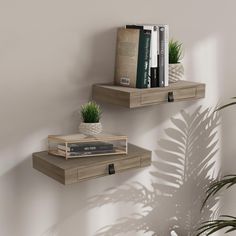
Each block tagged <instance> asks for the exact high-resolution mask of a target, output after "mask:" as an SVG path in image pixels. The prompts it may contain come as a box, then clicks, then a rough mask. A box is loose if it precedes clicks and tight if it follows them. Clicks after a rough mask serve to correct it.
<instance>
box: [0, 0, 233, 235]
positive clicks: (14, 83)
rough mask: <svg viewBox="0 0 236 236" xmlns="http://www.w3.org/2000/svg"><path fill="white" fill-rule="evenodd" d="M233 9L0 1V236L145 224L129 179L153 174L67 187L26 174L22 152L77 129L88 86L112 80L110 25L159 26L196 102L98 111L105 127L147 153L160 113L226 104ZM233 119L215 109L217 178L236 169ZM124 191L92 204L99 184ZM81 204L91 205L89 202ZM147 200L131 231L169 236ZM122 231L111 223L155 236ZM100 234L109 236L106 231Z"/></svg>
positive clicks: (229, 203) (103, 0)
mask: <svg viewBox="0 0 236 236" xmlns="http://www.w3.org/2000/svg"><path fill="white" fill-rule="evenodd" d="M235 7H236V3H235V1H233V0H228V1H215V0H214V1H213V0H209V1H203V0H199V1H193V0H182V1H170V0H163V1H162V0H155V1H154V0H149V1H133V0H126V1H124V0H119V1H111V0H110V1H109V0H100V1H91V0H88V1H81V0H77V1H75V0H67V1H63V0H57V1H56V0H47V1H45V0H40V1H39V0H21V1H17V0H0V109H1V113H0V114H1V115H0V209H1V210H0V235H2V236H91V235H95V234H96V232H97V231H98V230H99V229H101V228H102V227H104V226H109V225H113V224H116V223H117V219H119V218H121V217H128V216H132V214H133V213H134V212H141V213H140V214H141V216H144V215H145V214H146V213H145V212H142V211H143V208H142V209H139V208H140V204H141V205H142V204H143V202H136V203H137V204H133V203H134V202H135V199H136V192H135V191H134V192H133V190H132V186H134V185H132V183H133V182H139V183H142V184H143V185H144V186H146V187H147V188H148V189H152V186H151V181H153V178H154V177H153V176H151V175H150V171H151V170H152V169H153V168H154V167H150V168H146V169H144V170H135V171H130V172H126V173H123V174H120V175H114V176H110V177H106V178H100V179H95V180H90V181H87V182H83V183H80V184H75V185H71V186H66V187H65V186H63V185H60V184H59V183H57V182H56V181H54V180H52V179H50V178H48V177H46V176H44V175H43V174H41V173H39V172H37V171H36V170H34V169H32V162H31V154H32V152H36V151H39V150H44V149H45V148H46V137H47V135H48V134H58V133H72V132H76V131H77V127H78V124H79V116H78V109H79V107H80V105H81V104H83V103H85V102H86V101H88V100H89V99H90V97H91V85H92V84H93V83H99V82H109V81H112V79H113V74H114V58H115V37H116V27H118V26H121V25H125V24H126V23H144V22H146V23H168V24H169V25H170V30H171V36H172V37H174V38H175V39H179V40H180V41H182V42H183V44H184V47H185V57H184V66H185V70H186V74H185V77H186V79H187V80H191V81H199V82H204V83H206V98H205V99H203V100H200V101H197V102H182V103H174V104H164V105H159V106H152V107H145V108H141V109H135V110H128V109H125V108H120V107H115V106H110V105H105V104H104V105H102V107H103V110H104V112H103V119H102V123H103V125H104V128H105V130H106V131H108V132H118V133H124V134H127V135H128V137H129V140H130V142H132V143H134V144H137V145H140V146H142V147H145V148H149V149H151V150H156V149H157V148H158V140H160V138H162V137H164V132H163V131H164V129H165V128H167V127H169V126H170V125H171V124H170V123H169V119H170V117H173V116H176V115H178V114H179V112H180V110H181V109H185V110H186V112H190V111H194V110H195V109H196V107H198V106H199V105H203V107H208V106H215V105H216V104H217V103H218V102H219V101H220V102H223V101H226V100H227V98H230V97H232V96H236V89H235V88H236V80H235V74H236V68H235V52H236V44H235V42H236V31H235V22H236V16H235ZM235 116H236V111H235V109H229V110H225V111H223V112H222V132H221V135H220V136H221V137H220V138H221V140H222V141H221V146H220V151H219V152H218V154H219V158H220V159H221V162H220V161H219V162H218V163H217V164H218V165H217V166H220V165H221V166H222V173H223V174H229V173H235V172H236V167H235V166H236V159H235V138H236V125H235V124H236V123H235ZM200 152H201V150H200ZM155 158H157V159H158V157H157V156H156V154H155V153H153V159H155ZM163 170H165V169H164V168H163ZM165 171H166V172H168V169H167V170H165ZM127 183H129V184H131V187H129V188H128V191H124V195H122V194H123V192H122V191H120V192H118V193H117V195H118V194H120V196H119V198H118V200H117V201H116V200H114V199H115V198H116V197H117V196H113V197H114V199H113V200H112V198H111V199H108V201H107V202H106V201H105V202H104V199H99V196H100V195H101V196H104V194H105V196H106V193H107V189H108V188H116V187H122V186H124V185H125V184H127ZM188 186H189V185H188ZM134 188H135V187H134ZM157 190H158V194H161V193H162V191H164V190H163V189H162V188H161V187H160V188H158V187H157ZM184 190H185V191H182V192H181V195H180V196H178V198H179V199H180V198H181V199H183V202H185V201H186V202H189V197H190V196H191V188H185V189H184ZM234 193H235V191H233V190H231V192H228V193H227V194H226V195H225V197H224V200H225V201H223V209H222V213H225V214H235V215H236V205H235V201H234V197H233V195H234ZM196 194H197V193H196ZM129 195H130V198H131V200H130V201H128V200H127V198H129ZM91 197H95V198H96V197H97V198H96V202H93V204H89V203H88V202H89V201H91ZM172 197H173V198H175V197H176V196H172ZM108 198H109V197H108ZM147 198H148V197H147ZM137 199H138V193H137ZM123 200H124V202H123ZM146 200H147V199H144V203H145V201H146ZM140 201H141V200H140ZM139 203H140V204H139ZM155 203H156V204H157V205H156V206H155V211H153V212H152V214H150V216H149V217H148V222H141V223H146V225H149V226H152V227H151V229H155V235H163V236H167V235H169V232H170V229H171V228H172V227H173V225H172V223H171V220H170V219H169V218H165V217H166V215H168V211H171V209H170V207H168V201H166V203H165V201H163V199H162V202H161V204H160V205H158V199H156V200H155ZM165 204H166V207H165ZM147 208H148V209H149V210H150V209H152V208H153V206H152V205H148V206H147ZM198 210H199V209H195V211H198ZM154 213H155V214H154ZM181 214H182V215H186V214H187V213H186V212H181ZM169 215H170V214H169ZM162 216H163V217H162ZM173 217H175V215H173ZM129 226H130V227H131V228H132V224H130V225H129ZM126 227H127V230H126V229H125V227H124V226H122V224H121V229H122V230H120V232H122V233H120V234H119V235H129V236H133V235H152V234H153V232H151V230H150V229H149V228H148V226H147V228H146V230H147V232H146V233H144V231H142V232H137V231H136V230H133V231H132V230H131V231H130V230H129V229H128V228H129V227H128V226H127V225H126ZM109 232H110V234H109V235H110V236H112V235H118V234H117V227H115V226H114V227H110V231H109ZM179 232H185V231H182V230H181V228H180V229H179ZM97 234H98V233H97ZM191 234H193V233H191V232H190V235H191ZM100 235H107V236H108V233H107V234H100ZM219 235H220V234H219ZM221 235H223V233H222V234H221Z"/></svg>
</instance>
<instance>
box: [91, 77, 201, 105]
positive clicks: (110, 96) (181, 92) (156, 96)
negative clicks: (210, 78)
mask: <svg viewBox="0 0 236 236" xmlns="http://www.w3.org/2000/svg"><path fill="white" fill-rule="evenodd" d="M92 96H93V100H96V101H99V102H107V103H111V104H115V105H120V106H124V107H128V108H135V107H143V106H148V105H155V104H160V103H165V102H173V101H175V102H177V101H187V100H194V99H199V98H204V97H205V84H202V83H196V82H190V81H183V80H181V81H179V82H176V83H171V84H170V85H169V86H168V87H164V88H148V89H136V88H128V87H122V86H115V85H111V84H95V85H93V92H92Z"/></svg>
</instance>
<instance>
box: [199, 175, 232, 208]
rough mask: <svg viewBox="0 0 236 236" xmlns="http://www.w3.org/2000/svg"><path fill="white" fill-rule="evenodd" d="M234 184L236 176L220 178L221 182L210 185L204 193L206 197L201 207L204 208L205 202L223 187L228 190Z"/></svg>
mask: <svg viewBox="0 0 236 236" xmlns="http://www.w3.org/2000/svg"><path fill="white" fill-rule="evenodd" d="M234 184H236V175H226V176H224V177H223V178H222V180H218V181H216V182H214V183H213V184H211V185H210V186H209V188H208V189H207V191H206V193H207V196H206V198H205V200H204V202H203V206H205V204H206V202H207V200H208V199H209V198H210V197H212V196H214V195H216V194H217V193H218V192H219V191H220V190H221V189H222V188H224V187H226V188H229V187H231V186H233V185H234Z"/></svg>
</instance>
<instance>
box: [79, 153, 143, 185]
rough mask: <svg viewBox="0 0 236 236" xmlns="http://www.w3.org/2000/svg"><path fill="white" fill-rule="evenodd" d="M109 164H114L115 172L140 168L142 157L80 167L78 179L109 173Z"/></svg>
mask: <svg viewBox="0 0 236 236" xmlns="http://www.w3.org/2000/svg"><path fill="white" fill-rule="evenodd" d="M109 164H114V167H115V172H120V171H123V170H126V169H131V168H138V167H140V166H141V159H140V157H135V158H129V159H125V160H120V161H115V162H112V161H111V162H110V163H106V164H102V165H97V166H89V167H88V168H84V169H78V181H81V180H84V179H90V178H96V177H99V176H105V175H109V169H108V166H109Z"/></svg>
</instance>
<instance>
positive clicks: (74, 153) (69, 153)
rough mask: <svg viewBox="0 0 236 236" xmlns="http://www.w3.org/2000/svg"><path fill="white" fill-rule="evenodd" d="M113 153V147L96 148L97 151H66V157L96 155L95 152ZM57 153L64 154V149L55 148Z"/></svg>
mask: <svg viewBox="0 0 236 236" xmlns="http://www.w3.org/2000/svg"><path fill="white" fill-rule="evenodd" d="M109 153H111V154H113V153H115V149H114V148H112V150H97V151H79V152H67V157H68V158H73V157H78V156H81V157H83V156H88V155H96V154H109ZM57 154H58V155H62V156H66V151H64V150H60V149H58V150H57Z"/></svg>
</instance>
